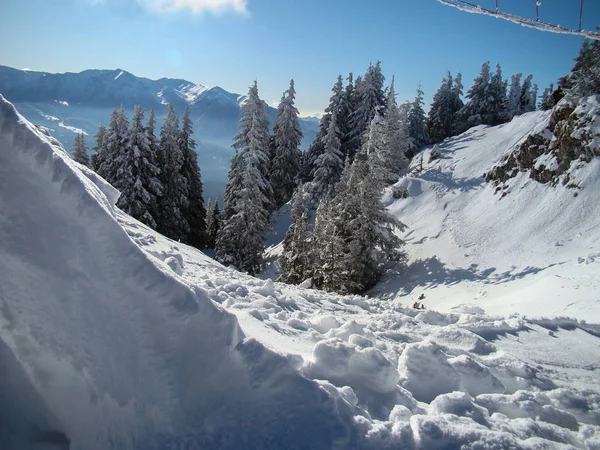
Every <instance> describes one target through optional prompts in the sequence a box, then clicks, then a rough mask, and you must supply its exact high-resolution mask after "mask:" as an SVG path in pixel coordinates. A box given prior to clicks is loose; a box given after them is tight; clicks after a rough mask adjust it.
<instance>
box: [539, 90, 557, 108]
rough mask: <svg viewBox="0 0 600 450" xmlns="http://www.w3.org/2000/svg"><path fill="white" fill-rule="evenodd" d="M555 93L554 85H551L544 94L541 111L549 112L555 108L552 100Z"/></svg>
mask: <svg viewBox="0 0 600 450" xmlns="http://www.w3.org/2000/svg"><path fill="white" fill-rule="evenodd" d="M553 92H554V83H550V86H548V87H547V88H546V89H544V92H543V93H542V99H541V101H540V109H541V110H542V111H548V110H549V109H552V108H553V107H554V99H553V98H552V93H553Z"/></svg>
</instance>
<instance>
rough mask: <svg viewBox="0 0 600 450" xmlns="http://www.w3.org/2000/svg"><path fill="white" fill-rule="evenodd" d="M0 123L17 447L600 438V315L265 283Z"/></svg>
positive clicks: (2, 400)
mask: <svg viewBox="0 0 600 450" xmlns="http://www.w3.org/2000/svg"><path fill="white" fill-rule="evenodd" d="M0 130H1V131H0V253H1V254H2V255H3V258H1V259H0V358H2V359H1V360H0V361H3V362H4V361H8V363H5V364H4V365H3V367H2V369H3V370H2V371H0V437H1V438H3V439H2V442H3V445H4V443H8V445H7V446H6V447H7V448H8V449H12V448H15V449H17V448H24V447H27V446H32V445H31V441H35V443H36V445H40V443H41V445H43V444H44V443H46V444H47V443H48V440H49V436H51V437H53V439H55V440H54V441H53V442H56V439H57V435H59V436H60V437H61V438H62V439H63V440H65V441H70V443H71V446H72V447H71V448H86V449H96V448H98V449H107V448H108V449H111V448H114V449H127V448H136V449H154V448H156V449H169V448H178V449H179V448H194V449H195V448H199V449H200V448H201V449H216V448H219V449H239V448H266V449H280V448H290V449H293V448H311V449H355V448H374V449H381V448H390V449H397V448H407V449H429V448H460V447H461V446H464V448H499V449H500V448H515V449H521V448H573V447H575V448H586V447H587V448H596V447H597V446H598V445H600V426H599V423H600V416H599V413H598V411H600V386H599V383H598V379H597V371H598V370H600V366H599V364H598V361H600V346H599V345H598V342H599V338H598V335H599V334H600V333H599V332H598V329H597V328H595V327H594V326H592V325H588V324H583V323H581V322H578V321H576V320H571V319H544V320H542V319H539V320H531V319H528V318H526V317H522V316H518V315H512V316H510V317H506V316H505V317H500V316H497V317H496V316H490V315H487V314H485V312H484V311H483V310H482V309H481V308H478V307H474V306H471V307H462V308H459V309H455V310H454V311H453V312H452V313H449V314H444V313H439V312H436V311H432V310H424V311H421V310H415V309H412V308H406V307H403V306H401V305H399V304H398V303H395V302H390V301H386V300H379V299H375V298H366V297H360V296H348V297H345V296H339V295H333V294H326V293H323V292H319V291H314V290H305V289H300V288H297V287H293V286H287V285H283V284H279V283H273V282H272V281H271V280H266V281H263V280H258V279H255V278H252V277H249V276H246V275H243V274H240V273H238V272H235V271H233V270H231V269H227V268H224V267H222V266H221V265H219V264H218V263H216V262H214V261H213V260H212V259H210V258H208V257H207V256H205V255H204V254H202V253H201V252H199V251H197V250H195V249H193V248H191V247H187V246H185V245H181V244H179V243H176V242H173V241H171V240H169V239H167V238H164V237H163V236H161V235H159V234H157V233H155V232H153V231H152V230H150V229H148V228H147V227H145V226H144V225H142V224H140V223H139V222H137V221H135V220H134V219H132V218H131V217H129V216H127V215H125V214H123V213H122V212H121V211H119V210H118V209H117V208H115V207H114V202H115V200H116V195H117V193H116V192H115V191H114V189H112V188H111V187H110V186H108V185H106V184H105V182H103V180H101V179H99V178H98V177H95V176H94V175H93V174H92V173H90V172H89V171H86V170H85V169H84V168H82V167H81V166H79V165H77V164H76V163H74V162H72V161H71V160H70V159H69V157H68V156H67V155H66V153H65V152H64V150H62V149H61V148H59V147H56V146H52V145H51V143H50V141H49V140H48V139H47V138H46V136H45V135H43V134H40V133H39V132H38V131H37V130H36V129H35V128H34V127H32V126H31V125H29V124H28V123H27V122H26V121H25V120H24V119H23V118H22V117H21V116H19V115H18V114H17V113H16V111H15V110H14V108H13V107H12V105H10V104H9V103H8V102H6V101H4V100H3V99H1V98H0ZM236 318H237V320H236ZM238 324H239V325H238ZM240 326H241V329H240ZM242 329H243V332H242ZM244 336H246V337H245V338H244ZM582 349H585V351H582ZM24 399H26V401H25V400H24ZM6 405H9V406H8V407H7V406H6ZM50 432H54V434H49V433H50ZM26 444H29V445H26ZM3 448H4V447H3ZM42 448H43V447H42ZM48 448H49V447H48Z"/></svg>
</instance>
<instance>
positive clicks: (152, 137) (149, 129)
mask: <svg viewBox="0 0 600 450" xmlns="http://www.w3.org/2000/svg"><path fill="white" fill-rule="evenodd" d="M144 130H145V132H146V137H147V138H148V146H149V147H150V152H151V154H152V157H153V159H154V161H155V162H156V163H157V164H158V153H159V149H158V140H157V139H156V134H154V133H155V130H156V117H155V115H154V109H150V114H149V115H148V122H147V123H146V127H145V128H144ZM157 167H158V166H157ZM159 169H160V168H159ZM159 172H160V170H159Z"/></svg>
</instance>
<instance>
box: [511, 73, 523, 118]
mask: <svg viewBox="0 0 600 450" xmlns="http://www.w3.org/2000/svg"><path fill="white" fill-rule="evenodd" d="M522 76H523V74H522V73H517V74H516V75H513V76H512V77H511V81H510V89H509V92H508V118H509V119H512V118H513V117H515V116H517V115H519V114H520V112H519V111H520V110H521V77H522Z"/></svg>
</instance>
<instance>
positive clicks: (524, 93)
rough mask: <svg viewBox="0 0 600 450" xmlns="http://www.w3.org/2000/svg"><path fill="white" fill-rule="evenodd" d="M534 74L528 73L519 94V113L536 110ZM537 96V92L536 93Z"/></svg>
mask: <svg viewBox="0 0 600 450" xmlns="http://www.w3.org/2000/svg"><path fill="white" fill-rule="evenodd" d="M532 80H533V75H528V76H527V78H525V81H523V85H522V86H521V95H520V96H519V114H524V113H527V112H531V111H535V108H536V103H537V100H534V99H533V96H534V93H533V85H532ZM535 95H536V97H537V92H536V93H535Z"/></svg>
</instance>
